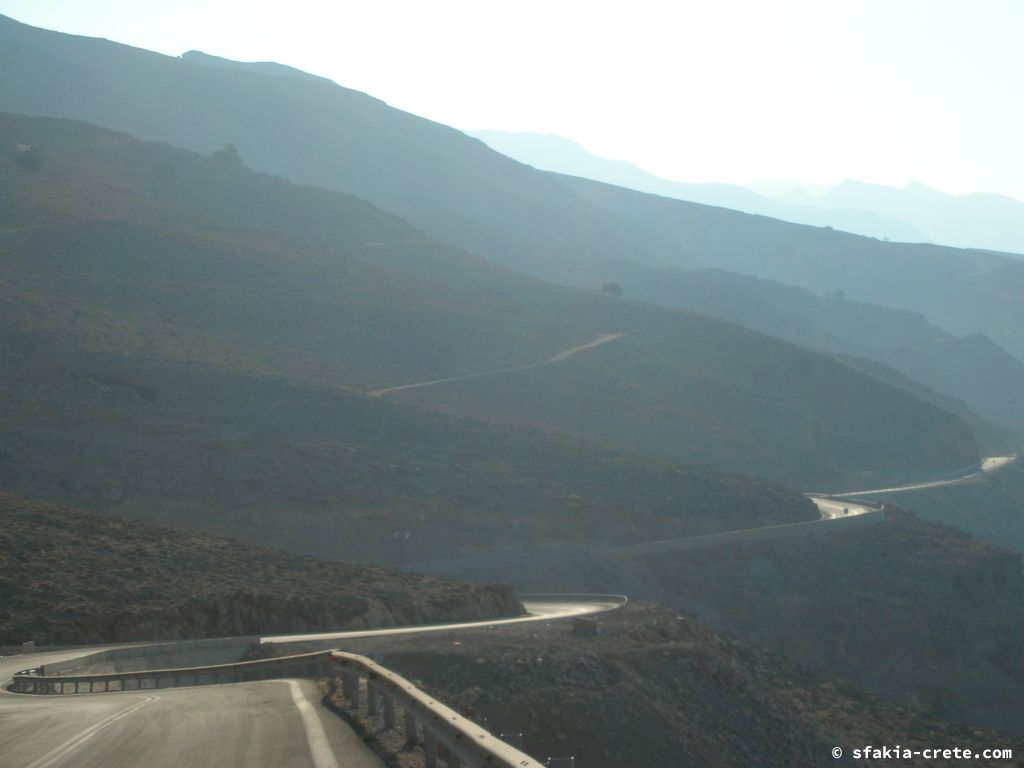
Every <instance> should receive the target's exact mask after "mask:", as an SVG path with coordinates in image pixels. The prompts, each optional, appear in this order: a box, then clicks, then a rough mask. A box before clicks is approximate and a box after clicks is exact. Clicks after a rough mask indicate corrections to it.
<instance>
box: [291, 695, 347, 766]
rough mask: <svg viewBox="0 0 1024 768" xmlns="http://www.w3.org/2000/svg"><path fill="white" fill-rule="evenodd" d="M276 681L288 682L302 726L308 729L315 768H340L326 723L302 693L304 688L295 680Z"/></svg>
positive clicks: (307, 739)
mask: <svg viewBox="0 0 1024 768" xmlns="http://www.w3.org/2000/svg"><path fill="white" fill-rule="evenodd" d="M276 682H282V683H288V687H289V688H290V689H291V692H292V701H294V702H295V707H296V709H298V710H299V714H300V715H301V716H302V726H303V727H304V728H305V729H306V742H307V743H308V744H309V754H310V755H312V757H313V765H314V767H315V768H339V766H338V761H337V759H336V758H335V757H334V751H333V750H332V749H331V743H330V742H329V741H327V732H326V731H324V724H323V723H321V722H320V716H319V715H317V713H316V709H315V708H314V707H313V705H312V704H310V703H309V699H307V698H306V696H305V695H304V694H303V693H302V688H300V687H299V684H298V682H297V681H295V680H279V681H276Z"/></svg>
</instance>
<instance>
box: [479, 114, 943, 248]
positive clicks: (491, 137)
mask: <svg viewBox="0 0 1024 768" xmlns="http://www.w3.org/2000/svg"><path fill="white" fill-rule="evenodd" d="M468 133H469V135H470V136H474V137H476V138H478V139H480V140H481V141H483V142H484V143H485V144H487V146H489V147H491V148H492V149H495V150H496V151H498V152H501V153H502V154H503V155H507V156H508V157H511V158H513V159H515V160H518V161H519V162H521V163H526V164H527V165H532V166H533V167H534V168H537V169H539V170H542V171H554V172H556V173H564V174H566V175H568V176H580V177H582V178H585V179H593V180H595V181H603V182H605V183H606V184H614V185H616V186H619V187H626V188H627V189H635V190H638V191H640V192H649V193H651V194H653V195H663V196H665V197H674V198H677V199H679V200H688V201H690V202H694V203H703V204H704V205H716V206H719V207H722V208H731V209H732V210H734V211H743V212H744V213H754V214H758V215H761V216H771V217H772V218H776V219H782V220H783V221H792V222H795V223H797V224H809V225H811V226H815V227H826V226H829V227H833V228H834V229H841V230H843V231H844V232H853V233H854V234H858V235H867V236H869V237H877V238H880V239H889V240H900V241H903V242H927V241H928V237H927V236H926V235H925V234H924V233H923V232H922V231H920V230H918V229H916V228H915V227H913V226H911V225H910V224H908V223H906V222H905V221H900V220H899V219H897V218H895V217H891V216H885V215H881V214H878V213H874V212H872V211H870V210H855V206H850V207H848V208H847V209H840V208H838V207H829V208H827V209H826V208H824V207H820V206H804V205H801V204H799V203H795V202H794V203H791V202H790V201H789V200H784V199H778V200H777V199H773V198H772V197H769V196H765V195H761V194H758V193H757V192H754V191H753V190H751V189H748V188H746V187H743V186H740V185H737V184H695V183H688V182H682V181H670V180H668V179H663V178H660V177H658V176H655V175H654V174H651V173H648V172H647V171H645V170H643V169H642V168H640V167H638V166H636V165H633V164H632V163H628V162H626V161H624V160H610V159H608V158H605V157H599V156H597V155H594V154H591V153H590V152H588V151H587V150H585V149H584V148H583V147H581V146H580V145H579V144H577V143H575V142H573V141H570V140H569V139H564V138H562V137H561V136H553V135H550V134H540V133H507V132H504V131H489V130H484V131H469V132H468Z"/></svg>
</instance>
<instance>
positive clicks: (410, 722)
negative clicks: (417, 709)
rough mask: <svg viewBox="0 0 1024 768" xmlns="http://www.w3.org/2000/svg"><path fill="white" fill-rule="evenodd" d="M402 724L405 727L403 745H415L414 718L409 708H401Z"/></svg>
mask: <svg viewBox="0 0 1024 768" xmlns="http://www.w3.org/2000/svg"><path fill="white" fill-rule="evenodd" d="M403 711H404V712H403V714H404V722H403V725H404V726H405V743H406V744H408V745H410V746H412V745H413V744H415V743H416V740H417V739H416V716H415V715H414V714H413V712H412V709H410V708H409V707H403Z"/></svg>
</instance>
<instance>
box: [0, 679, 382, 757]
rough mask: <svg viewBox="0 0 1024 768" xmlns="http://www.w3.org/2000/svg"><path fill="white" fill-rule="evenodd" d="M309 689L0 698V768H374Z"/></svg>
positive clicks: (274, 686) (290, 683)
mask: <svg viewBox="0 0 1024 768" xmlns="http://www.w3.org/2000/svg"><path fill="white" fill-rule="evenodd" d="M319 701H320V691H319V689H318V688H317V686H316V685H315V684H314V683H313V682H311V681H309V680H268V681H264V682H258V683H238V684H232V685H209V686H201V687H196V688H168V689H161V690H154V691H144V692H141V693H136V692H128V693H105V694H91V695H81V696H24V695H21V696H19V695H15V694H9V693H7V694H4V695H2V696H0V766H3V768H72V767H74V768H129V766H131V767H132V768H140V767H142V766H145V768H182V767H187V768H252V767H253V766H274V767H275V768H309V767H310V766H312V768H380V767H381V766H382V765H383V764H382V763H381V762H380V761H379V760H378V758H377V757H376V756H375V755H374V754H373V753H372V752H371V751H370V750H369V749H368V748H367V747H366V746H365V745H364V744H363V743H362V741H361V740H360V739H359V737H358V736H356V734H355V733H354V732H353V731H352V730H351V729H350V728H349V727H348V726H347V725H346V724H345V723H344V722H343V721H342V720H341V719H340V718H338V717H337V716H335V715H334V714H332V713H331V712H330V711H328V710H326V709H325V708H324V707H321V706H320V703H319Z"/></svg>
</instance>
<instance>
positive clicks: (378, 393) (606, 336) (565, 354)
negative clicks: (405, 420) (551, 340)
mask: <svg viewBox="0 0 1024 768" xmlns="http://www.w3.org/2000/svg"><path fill="white" fill-rule="evenodd" d="M625 335H626V334H624V333H602V334H600V335H599V336H598V337H597V338H596V339H594V340H593V341H588V342H587V343H586V344H580V345H579V346H576V347H571V348H569V349H566V350H563V351H562V352H559V353H558V354H557V355H553V356H552V357H549V358H548V359H547V360H541V361H540V362H539V363H529V364H527V365H515V366H511V367H508V368H497V369H494V370H491V371H480V372H478V373H469V374H466V375H465V376H452V377H451V378H449V379H433V380H431V381H418V382H416V383H414V384H402V385H401V386H398V387H385V388H384V389H374V390H372V391H370V392H367V393H366V394H368V395H369V396H370V397H382V396H383V395H388V394H391V393H392V392H401V391H402V390H404V389H419V388H421V387H433V386H435V385H437V384H448V383H449V382H453V381H468V380H470V379H482V378H484V377H486V376H499V375H501V374H504V373H515V372H516V371H529V370H532V369H534V368H540V367H541V366H544V365H554V364H557V363H561V362H562V361H563V360H568V359H569V358H570V357H572V356H573V355H577V354H579V353H580V352H585V351H586V350H588V349H593V348H594V347H600V346H601V345H602V344H607V343H608V342H609V341H615V340H616V339H621V338H622V337H623V336H625Z"/></svg>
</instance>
